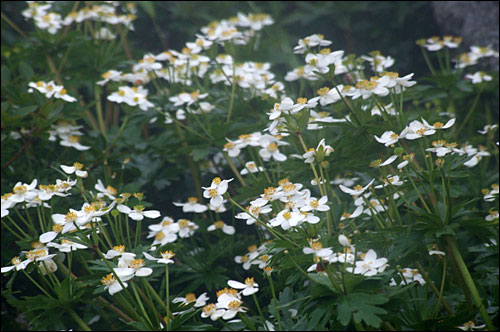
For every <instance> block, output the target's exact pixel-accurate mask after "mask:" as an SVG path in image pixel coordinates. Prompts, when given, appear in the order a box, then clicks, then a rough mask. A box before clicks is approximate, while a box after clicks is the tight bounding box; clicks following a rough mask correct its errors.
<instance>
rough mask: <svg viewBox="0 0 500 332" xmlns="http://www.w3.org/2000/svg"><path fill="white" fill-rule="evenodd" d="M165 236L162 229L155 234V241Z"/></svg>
mask: <svg viewBox="0 0 500 332" xmlns="http://www.w3.org/2000/svg"><path fill="white" fill-rule="evenodd" d="M164 237H165V234H164V233H163V232H162V231H159V232H158V234H156V235H155V241H161V240H162V239H163V238H164Z"/></svg>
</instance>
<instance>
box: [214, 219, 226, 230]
mask: <svg viewBox="0 0 500 332" xmlns="http://www.w3.org/2000/svg"><path fill="white" fill-rule="evenodd" d="M225 225H226V224H225V223H224V222H223V221H222V220H219V221H216V222H214V226H215V228H217V229H219V228H222V227H224V226H225Z"/></svg>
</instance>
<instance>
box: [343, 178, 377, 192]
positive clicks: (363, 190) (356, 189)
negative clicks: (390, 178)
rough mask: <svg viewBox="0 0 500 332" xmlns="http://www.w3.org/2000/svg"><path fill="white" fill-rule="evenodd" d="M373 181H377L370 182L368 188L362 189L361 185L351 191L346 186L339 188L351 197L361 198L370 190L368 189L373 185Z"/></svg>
mask: <svg viewBox="0 0 500 332" xmlns="http://www.w3.org/2000/svg"><path fill="white" fill-rule="evenodd" d="M373 181H375V179H372V180H371V181H370V183H368V184H367V185H366V186H364V187H361V185H357V186H355V187H354V188H353V189H350V188H347V187H346V186H344V185H339V188H340V190H342V191H343V192H345V193H347V194H349V195H351V196H359V195H361V194H362V193H364V192H365V190H366V189H368V187H370V186H371V185H372V183H373Z"/></svg>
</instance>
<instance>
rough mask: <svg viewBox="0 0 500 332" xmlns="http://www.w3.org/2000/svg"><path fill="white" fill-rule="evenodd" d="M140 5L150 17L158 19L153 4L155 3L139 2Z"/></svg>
mask: <svg viewBox="0 0 500 332" xmlns="http://www.w3.org/2000/svg"><path fill="white" fill-rule="evenodd" d="M139 5H140V6H141V7H142V9H143V10H144V11H145V12H146V14H148V15H149V17H151V18H155V17H156V13H155V8H154V7H155V6H154V4H153V1H139Z"/></svg>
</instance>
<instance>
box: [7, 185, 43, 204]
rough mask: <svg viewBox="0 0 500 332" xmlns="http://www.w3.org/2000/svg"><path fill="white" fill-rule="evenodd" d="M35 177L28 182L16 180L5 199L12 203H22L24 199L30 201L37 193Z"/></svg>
mask: <svg viewBox="0 0 500 332" xmlns="http://www.w3.org/2000/svg"><path fill="white" fill-rule="evenodd" d="M37 182H38V181H37V179H34V180H33V181H32V182H31V183H30V184H26V183H24V184H23V183H22V182H18V183H16V185H15V186H14V189H12V195H10V196H9V197H8V198H7V200H9V201H11V202H14V203H22V202H26V201H31V200H32V199H33V198H35V196H37V195H38V193H37V191H36V189H35V188H36V184H37Z"/></svg>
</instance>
